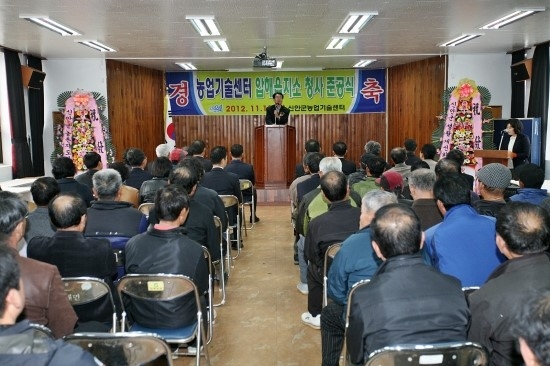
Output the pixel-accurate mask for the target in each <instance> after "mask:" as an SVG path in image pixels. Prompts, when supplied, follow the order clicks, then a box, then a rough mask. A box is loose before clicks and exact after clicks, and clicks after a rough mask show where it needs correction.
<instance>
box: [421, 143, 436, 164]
mask: <svg viewBox="0 0 550 366" xmlns="http://www.w3.org/2000/svg"><path fill="white" fill-rule="evenodd" d="M435 154H437V149H436V148H435V146H434V145H433V144H425V145H423V146H422V148H421V149H420V159H422V160H423V161H425V162H426V163H428V165H429V166H430V169H431V170H435V164H437V162H436V161H435V160H434V159H435Z"/></svg>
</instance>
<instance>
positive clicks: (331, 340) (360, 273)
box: [321, 190, 397, 366]
mask: <svg viewBox="0 0 550 366" xmlns="http://www.w3.org/2000/svg"><path fill="white" fill-rule="evenodd" d="M392 203H397V196H396V195H395V194H393V193H391V192H386V191H383V190H376V191H370V192H367V193H366V194H365V196H364V197H363V200H362V202H361V216H360V217H359V231H358V232H356V233H355V234H353V235H351V236H350V237H348V238H347V239H346V240H345V241H344V242H343V243H342V247H341V248H340V250H339V251H338V253H337V254H336V256H335V257H334V260H333V262H332V265H331V266H330V270H329V272H328V287H327V290H328V295H329V296H330V298H331V299H332V300H333V302H330V303H329V304H328V305H327V306H325V307H324V308H323V310H322V311H321V349H322V352H323V356H322V365H323V366H328V365H335V366H337V365H338V362H339V360H340V353H341V352H342V347H343V344H344V334H345V320H344V310H345V306H346V304H347V300H348V295H349V291H350V290H351V288H352V286H353V285H354V284H355V283H357V282H359V281H361V280H364V279H370V278H371V277H372V276H373V275H374V273H375V272H376V270H377V269H378V267H379V266H380V264H382V260H380V259H379V258H377V257H376V255H375V253H374V250H373V249H372V246H371V245H370V242H371V229H370V223H371V221H372V219H373V218H374V214H375V213H376V211H378V209H380V208H381V207H384V206H386V205H389V204H392Z"/></svg>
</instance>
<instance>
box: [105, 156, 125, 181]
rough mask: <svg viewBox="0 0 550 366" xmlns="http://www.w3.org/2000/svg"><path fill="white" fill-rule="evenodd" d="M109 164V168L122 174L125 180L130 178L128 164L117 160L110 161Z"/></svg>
mask: <svg viewBox="0 0 550 366" xmlns="http://www.w3.org/2000/svg"><path fill="white" fill-rule="evenodd" d="M108 166H109V169H114V170H116V171H117V172H118V174H120V177H121V178H122V181H123V182H124V181H126V179H128V176H129V175H130V170H129V169H128V165H126V164H125V163H124V162H123V161H115V162H114V163H110V164H109V165H108Z"/></svg>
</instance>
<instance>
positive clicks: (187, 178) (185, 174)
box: [168, 164, 202, 194]
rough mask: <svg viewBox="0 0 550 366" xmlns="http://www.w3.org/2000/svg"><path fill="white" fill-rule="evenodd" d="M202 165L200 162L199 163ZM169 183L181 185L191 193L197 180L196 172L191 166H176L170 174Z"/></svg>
mask: <svg viewBox="0 0 550 366" xmlns="http://www.w3.org/2000/svg"><path fill="white" fill-rule="evenodd" d="M201 165H202V164H201ZM168 180H169V181H170V184H177V185H179V186H182V187H183V189H185V191H186V192H187V194H191V192H192V191H193V187H194V186H196V185H197V183H198V182H199V177H198V176H197V172H196V171H195V169H193V168H192V167H188V166H178V167H176V168H175V169H174V170H172V173H171V174H170V178H169V179H168Z"/></svg>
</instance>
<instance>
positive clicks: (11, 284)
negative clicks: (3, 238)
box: [0, 245, 23, 325]
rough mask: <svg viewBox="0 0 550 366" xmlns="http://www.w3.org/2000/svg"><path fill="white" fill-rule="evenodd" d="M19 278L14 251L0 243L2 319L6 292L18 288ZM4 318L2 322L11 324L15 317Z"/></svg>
mask: <svg viewBox="0 0 550 366" xmlns="http://www.w3.org/2000/svg"><path fill="white" fill-rule="evenodd" d="M20 278H21V272H20V271H19V265H18V264H17V258H16V257H15V253H14V252H13V250H11V249H10V248H8V247H7V246H5V245H0V318H2V319H3V318H4V316H5V311H6V306H7V302H6V298H7V297H8V293H9V292H10V290H11V289H14V290H19V279H20ZM21 310H23V309H21ZM4 320H5V321H4V324H6V325H11V323H12V322H13V321H14V320H15V319H4ZM8 323H10V324H8Z"/></svg>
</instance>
